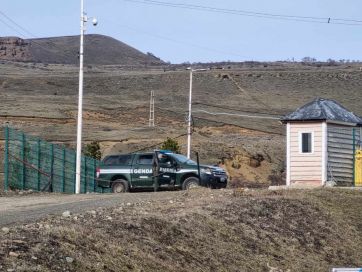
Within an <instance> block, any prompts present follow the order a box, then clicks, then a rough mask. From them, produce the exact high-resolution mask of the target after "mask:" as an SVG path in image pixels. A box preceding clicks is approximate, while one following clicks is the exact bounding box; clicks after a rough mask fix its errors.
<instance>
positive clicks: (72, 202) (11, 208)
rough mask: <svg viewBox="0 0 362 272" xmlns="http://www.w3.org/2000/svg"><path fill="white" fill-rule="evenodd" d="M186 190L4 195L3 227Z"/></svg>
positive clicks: (167, 197)
mask: <svg viewBox="0 0 362 272" xmlns="http://www.w3.org/2000/svg"><path fill="white" fill-rule="evenodd" d="M180 193H182V192H157V193H152V192H147V193H126V194H119V195H117V194H86V195H51V194H49V195H32V196H30V195H28V196H11V197H0V226H13V225H18V224H23V223H28V222H33V221H36V220H38V219H40V218H43V217H46V216H48V215H54V214H58V215H61V214H62V213H63V212H64V211H70V212H71V213H79V212H84V211H87V210H94V209H96V208H98V207H113V206H117V205H120V204H121V203H137V202H142V201H143V202H144V201H152V200H170V199H173V198H175V197H176V196H177V195H179V194H180Z"/></svg>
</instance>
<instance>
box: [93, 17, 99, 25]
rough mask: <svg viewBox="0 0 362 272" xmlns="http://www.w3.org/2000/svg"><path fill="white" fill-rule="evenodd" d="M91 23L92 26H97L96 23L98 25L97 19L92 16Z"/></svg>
mask: <svg viewBox="0 0 362 272" xmlns="http://www.w3.org/2000/svg"><path fill="white" fill-rule="evenodd" d="M92 24H93V25H94V26H97V25H98V20H97V18H93V20H92Z"/></svg>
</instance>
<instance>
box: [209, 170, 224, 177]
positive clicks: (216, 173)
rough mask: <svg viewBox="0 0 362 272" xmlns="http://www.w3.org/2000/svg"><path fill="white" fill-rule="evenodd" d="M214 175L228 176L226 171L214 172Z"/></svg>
mask: <svg viewBox="0 0 362 272" xmlns="http://www.w3.org/2000/svg"><path fill="white" fill-rule="evenodd" d="M212 173H213V174H214V175H215V176H226V172H225V171H220V170H212Z"/></svg>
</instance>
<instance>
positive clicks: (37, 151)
mask: <svg viewBox="0 0 362 272" xmlns="http://www.w3.org/2000/svg"><path fill="white" fill-rule="evenodd" d="M36 153H37V154H36V157H37V158H36V159H37V162H36V163H37V165H36V167H37V169H38V171H37V182H38V191H40V171H39V170H40V156H41V153H40V139H39V138H38V139H37V147H36Z"/></svg>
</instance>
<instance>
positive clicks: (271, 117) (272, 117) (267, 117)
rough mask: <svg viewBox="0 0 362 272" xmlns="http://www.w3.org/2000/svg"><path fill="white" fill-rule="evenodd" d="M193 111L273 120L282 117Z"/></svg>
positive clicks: (203, 111)
mask: <svg viewBox="0 0 362 272" xmlns="http://www.w3.org/2000/svg"><path fill="white" fill-rule="evenodd" d="M192 112H200V113H206V114H209V115H214V116H215V115H228V116H237V117H247V118H257V119H271V120H279V119H280V117H274V116H261V115H249V114H239V113H227V112H209V111H206V110H193V111H192Z"/></svg>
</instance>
